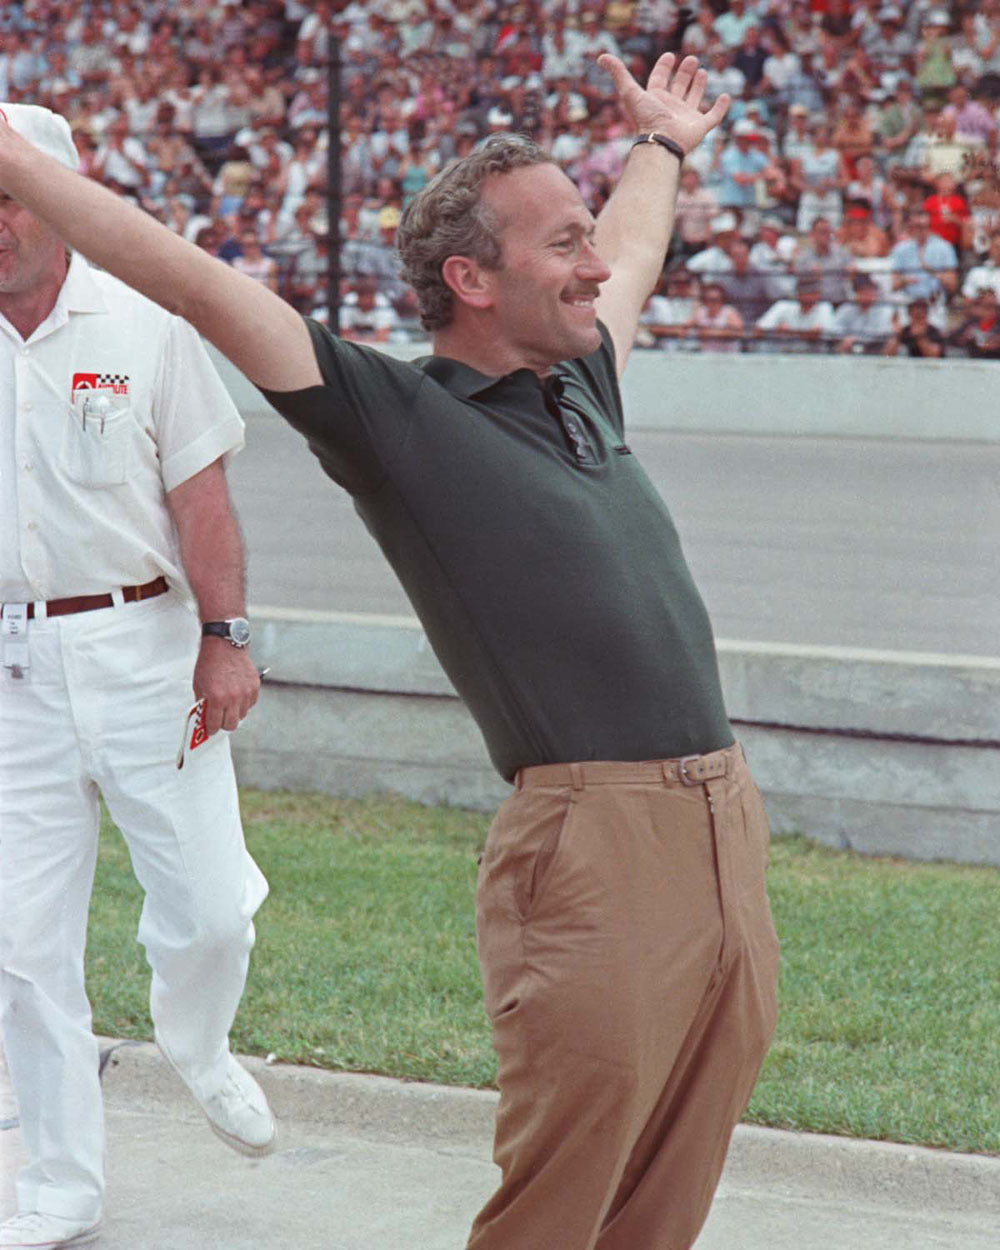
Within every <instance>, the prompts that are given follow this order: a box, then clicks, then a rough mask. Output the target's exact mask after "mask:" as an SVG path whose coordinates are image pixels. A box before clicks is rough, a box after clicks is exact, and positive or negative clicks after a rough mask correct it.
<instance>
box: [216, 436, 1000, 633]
mask: <svg viewBox="0 0 1000 1250" xmlns="http://www.w3.org/2000/svg"><path fill="white" fill-rule="evenodd" d="M629 442H630V445H631V446H632V448H633V450H634V451H635V452H636V454H637V455H638V456H639V458H640V459H641V460H642V462H643V464H644V466H645V468H646V471H647V472H648V473H649V475H650V476H651V477H652V478H653V480H654V481H655V482H656V484H657V487H658V488H659V489H660V491H661V492H662V494H663V495H664V497H665V498H666V500H667V502H668V504H669V506H670V509H671V512H672V513H673V516H674V519H675V521H676V523H677V526H678V529H679V530H680V533H681V537H682V539H683V541H684V546H685V550H686V552H687V556H688V560H689V562H690V564H691V567H692V569H693V571H694V574H695V577H696V579H697V581H698V584H699V586H700V587H701V590H702V593H703V595H704V597H705V600H706V602H707V604H708V608H709V611H710V613H711V615H712V620H713V622H714V625H715V631H716V634H717V636H718V637H720V638H730V639H739V640H745V641H761V642H786V643H801V644H811V645H826V646H848V647H870V648H877V649H880V650H886V649H888V650H894V651H922V652H935V653H941V654H948V655H989V656H996V655H997V654H998V641H1000V555H998V538H1000V446H996V445H990V444H983V443H942V442H915V441H913V442H908V441H899V440H891V441H890V440H884V441H883V440H878V439H839V438H806V437H802V438H785V437H782V438H777V437H745V436H736V435H691V434H676V433H671V432H669V431H656V432H648V431H641V432H640V431H637V432H634V433H633V434H631V435H630V438H629ZM230 482H231V485H232V491H233V497H234V499H235V501H236V505H237V507H238V510H239V513H240V517H241V520H242V524H243V528H244V532H245V536H246V541H247V547H248V550H249V580H250V602H251V604H252V605H257V606H264V605H267V606H282V607H299V608H310V609H325V610H329V611H339V612H361V613H378V614H392V615H399V614H405V615H412V612H411V609H410V607H409V603H408V602H407V600H406V597H405V596H404V595H403V592H402V591H401V590H400V589H399V587H398V585H397V583H396V581H395V578H394V577H393V575H392V573H391V571H390V570H389V569H388V567H387V566H386V565H385V564H384V562H383V561H382V558H381V556H380V554H379V552H378V549H377V548H376V546H375V544H374V543H373V541H372V540H371V538H370V537H369V536H368V534H367V532H366V531H365V529H364V527H363V526H362V524H361V522H360V521H359V520H358V518H357V516H356V515H355V513H354V509H353V507H352V505H351V501H350V499H349V498H348V497H347V495H346V494H344V492H342V491H341V490H340V489H339V488H338V487H336V486H335V485H334V484H333V483H332V482H330V481H329V480H328V479H327V478H326V477H325V476H324V474H323V473H322V470H321V469H320V468H319V466H318V464H317V463H316V461H315V460H314V458H313V457H312V455H311V454H310V452H309V451H308V448H307V447H306V445H305V442H304V440H303V439H302V438H301V437H300V436H299V435H298V434H296V433H295V432H294V431H293V430H292V429H291V428H290V427H288V426H286V425H285V423H284V422H283V421H282V420H281V419H280V418H278V417H275V416H274V415H270V414H268V415H254V416H251V417H250V418H249V419H248V422H247V447H246V449H245V450H244V451H243V452H241V453H240V455H238V456H237V457H236V458H235V459H234V460H233V462H232V464H231V467H230Z"/></svg>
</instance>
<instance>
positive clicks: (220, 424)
mask: <svg viewBox="0 0 1000 1250" xmlns="http://www.w3.org/2000/svg"><path fill="white" fill-rule="evenodd" d="M242 445H243V422H242V421H241V419H240V416H239V413H238V412H237V411H236V408H235V406H234V404H233V402H232V400H231V399H230V397H229V394H228V392H227V391H226V389H225V387H224V386H223V384H222V381H221V379H220V378H219V376H218V374H217V373H216V371H215V369H214V367H213V365H212V363H211V361H210V360H209V358H208V355H207V353H206V352H205V349H204V347H203V346H202V343H201V340H200V339H199V337H198V335H197V334H196V333H195V331H194V330H193V329H192V328H191V327H190V326H189V325H188V324H187V323H186V322H184V321H182V320H181V319H180V318H178V317H174V316H172V315H171V314H170V313H167V312H166V311H164V310H163V309H162V308H160V307H159V306H158V305H156V304H154V303H152V302H151V301H149V300H147V299H145V298H144V297H143V296H141V295H139V294H138V293H137V292H135V291H133V290H131V289H130V288H129V287H127V286H125V285H123V284H122V283H121V282H119V281H117V279H115V278H112V277H111V276H110V275H109V274H105V273H102V272H100V271H98V270H94V269H91V268H90V267H89V266H88V265H87V263H86V262H85V261H84V260H83V258H82V257H80V256H74V257H73V258H72V260H71V262H70V266H69V272H68V273H67V276H66V280H65V282H64V283H63V286H62V289H61V290H60V292H59V296H58V298H57V300H56V303H55V306H54V307H53V309H52V311H51V313H50V314H49V316H48V317H47V318H46V319H45V321H43V322H42V324H41V325H40V326H38V328H37V329H36V330H35V331H34V333H33V334H32V335H31V337H30V338H29V339H28V340H27V341H26V342H25V341H24V340H23V339H22V338H21V335H20V334H19V333H18V331H17V330H15V329H14V327H13V326H12V325H11V324H10V323H9V322H8V321H7V319H6V318H5V317H3V316H2V315H0V600H2V601H4V602H20V601H24V600H38V599H59V598H63V597H67V596H71V595H86V594H101V593H105V592H107V591H110V590H114V589H115V588H117V587H120V586H134V585H142V584H145V583H146V582H149V581H152V580H153V578H155V577H157V576H159V575H160V574H163V575H165V576H166V578H167V580H168V581H169V582H170V583H171V584H172V585H173V586H175V587H177V588H178V589H180V590H181V591H183V592H184V593H189V592H188V587H187V582H186V579H185V577H184V572H183V568H182V565H181V560H180V552H179V547H178V542H177V534H176V531H175V528H174V526H173V523H172V521H171V517H170V513H169V510H168V508H167V501H166V493H167V492H168V491H170V490H172V489H173V488H174V487H175V486H178V485H180V483H181V482H184V481H186V480H187V479H188V478H190V477H192V476H193V475H194V474H195V473H198V472H199V471H200V470H201V469H204V468H206V467H207V466H208V465H209V464H211V463H212V462H213V461H214V460H217V459H218V458H219V457H220V456H225V455H228V454H229V453H231V452H234V451H236V450H238V449H239V448H240V447H242Z"/></svg>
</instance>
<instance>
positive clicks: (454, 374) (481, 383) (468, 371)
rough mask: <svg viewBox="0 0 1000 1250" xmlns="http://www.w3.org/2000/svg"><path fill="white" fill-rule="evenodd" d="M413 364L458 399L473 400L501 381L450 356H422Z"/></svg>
mask: <svg viewBox="0 0 1000 1250" xmlns="http://www.w3.org/2000/svg"><path fill="white" fill-rule="evenodd" d="M413 363H414V364H415V365H416V366H417V367H418V368H419V369H422V370H423V371H424V373H426V374H427V376H428V377H430V378H433V379H434V381H435V382H438V383H440V385H441V386H443V387H444V388H445V390H446V391H449V392H450V393H451V394H452V395H454V396H455V397H456V398H457V399H471V398H472V397H473V395H478V394H480V393H481V392H482V391H487V390H489V388H490V387H491V386H493V385H495V384H496V383H497V382H498V381H499V380H500V379H499V378H491V377H490V376H489V375H488V374H485V373H480V372H479V370H478V369H473V368H472V366H471V365H464V364H462V362H461V361H460V360H452V359H451V357H450V356H422V357H421V358H420V359H419V360H415V361H414V362H413Z"/></svg>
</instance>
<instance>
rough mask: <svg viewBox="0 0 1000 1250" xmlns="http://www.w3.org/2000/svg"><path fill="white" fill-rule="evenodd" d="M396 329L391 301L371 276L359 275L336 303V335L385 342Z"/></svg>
mask: <svg viewBox="0 0 1000 1250" xmlns="http://www.w3.org/2000/svg"><path fill="white" fill-rule="evenodd" d="M397 329H399V317H398V315H397V314H396V310H395V309H394V308H393V306H392V304H390V303H389V301H388V300H387V299H386V297H385V296H384V295H383V294H382V293H381V292H380V291H379V290H378V284H377V283H376V281H375V280H374V278H359V279H358V280H357V281H356V282H354V283H353V284H352V286H351V289H350V291H349V292H348V294H347V295H346V296H345V297H344V302H343V303H342V304H341V306H340V335H341V338H345V339H347V340H348V341H350V342H352V343H387V342H388V341H389V336H390V335H391V334H392V332H393V331H394V330H397Z"/></svg>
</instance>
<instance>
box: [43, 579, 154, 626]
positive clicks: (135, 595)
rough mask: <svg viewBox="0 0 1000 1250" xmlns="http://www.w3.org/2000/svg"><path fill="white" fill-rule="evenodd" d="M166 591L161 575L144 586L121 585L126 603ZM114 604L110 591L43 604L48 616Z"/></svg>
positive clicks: (50, 600)
mask: <svg viewBox="0 0 1000 1250" xmlns="http://www.w3.org/2000/svg"><path fill="white" fill-rule="evenodd" d="M166 591H167V579H166V578H165V577H162V576H161V577H154V578H153V580H152V581H151V582H147V583H146V584H145V586H123V587H122V598H123V599H124V600H125V602H126V603H138V602H139V600H140V599H155V598H156V596H157V595H162V594H165V593H166ZM114 604H115V601H114V598H113V596H112V595H111V594H110V592H109V593H107V594H103V595H75V596H74V597H73V598H72V599H49V600H48V601H47V603H46V604H45V612H46V614H47V615H48V616H68V615H69V614H70V613H71V612H94V611H96V610H97V609H98V608H113V607H114ZM34 618H35V605H34V604H33V603H29V604H28V620H29V621H31V620H34Z"/></svg>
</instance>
